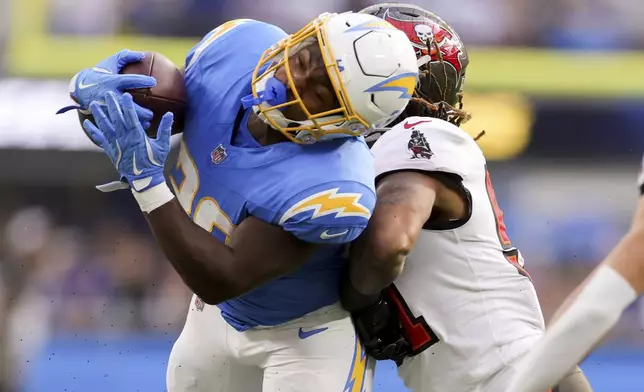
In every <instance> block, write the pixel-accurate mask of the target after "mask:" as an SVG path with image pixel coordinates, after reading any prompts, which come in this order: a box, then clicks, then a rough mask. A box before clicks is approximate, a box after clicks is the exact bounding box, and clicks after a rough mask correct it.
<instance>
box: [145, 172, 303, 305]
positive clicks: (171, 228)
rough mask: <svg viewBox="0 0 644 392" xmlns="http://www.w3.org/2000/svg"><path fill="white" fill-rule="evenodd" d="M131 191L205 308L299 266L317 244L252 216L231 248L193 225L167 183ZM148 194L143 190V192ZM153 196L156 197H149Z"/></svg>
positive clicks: (247, 290) (236, 230)
mask: <svg viewBox="0 0 644 392" xmlns="http://www.w3.org/2000/svg"><path fill="white" fill-rule="evenodd" d="M152 190H153V191H154V192H156V194H154V193H153V194H152V195H150V194H143V193H136V192H134V196H135V198H136V199H137V202H138V203H139V206H140V207H141V210H142V211H144V212H147V214H146V217H147V220H148V223H149V224H150V227H151V228H152V231H153V232H154V235H155V237H156V238H157V241H158V243H159V245H160V246H161V249H162V250H163V251H164V253H165V255H166V256H167V258H168V260H169V261H170V262H171V264H172V265H173V266H174V268H175V269H176V270H177V272H178V273H179V275H180V276H181V278H182V279H183V281H184V282H185V283H186V285H187V286H188V287H190V288H191V289H192V290H193V291H194V292H195V293H196V294H197V295H199V296H200V297H201V299H202V300H203V301H204V302H206V303H208V304H217V303H220V302H223V301H226V300H229V299H232V298H235V297H239V296H240V295H243V294H245V293H247V292H249V291H251V290H253V289H255V288H257V287H258V286H260V285H262V284H264V283H266V282H269V281H271V280H273V279H276V278H278V277H280V276H282V275H284V274H286V273H288V272H291V271H293V270H294V269H296V268H298V267H300V266H301V265H302V264H304V263H305V262H306V260H308V258H309V257H310V256H311V254H312V253H313V252H314V251H315V249H316V245H314V244H310V243H306V242H303V241H300V240H298V239H297V238H295V237H294V236H293V235H291V234H289V233H288V232H286V231H285V230H283V229H282V228H281V227H279V226H275V225H272V224H270V223H267V222H264V221H261V220H259V219H257V218H254V217H249V218H246V219H245V220H244V221H243V222H242V223H240V224H239V226H237V227H236V228H235V231H234V234H233V235H232V236H231V238H230V241H229V246H228V245H226V244H224V243H222V242H221V241H219V240H217V239H216V238H215V237H213V236H212V235H211V233H210V232H208V231H206V230H204V229H203V228H201V227H200V226H198V225H197V224H195V223H194V222H193V221H192V220H191V219H190V218H189V217H188V216H187V215H186V213H185V212H184V210H183V208H182V207H181V205H180V204H179V203H178V201H177V200H176V199H174V197H173V196H172V194H171V193H169V192H170V190H169V189H168V188H167V186H166V185H165V184H161V185H158V188H157V187H155V188H153V189H152ZM146 192H147V191H146ZM153 196H154V197H153Z"/></svg>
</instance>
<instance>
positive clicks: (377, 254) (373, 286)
mask: <svg viewBox="0 0 644 392" xmlns="http://www.w3.org/2000/svg"><path fill="white" fill-rule="evenodd" d="M377 210H378V208H376V212H375V213H374V218H372V221H371V222H370V224H369V227H368V228H367V229H366V230H365V232H364V233H363V234H362V236H361V237H360V238H359V239H358V240H357V241H356V243H355V244H354V245H353V248H352V252H351V261H350V264H349V276H350V279H351V283H352V284H353V286H354V287H355V289H356V290H357V291H358V292H360V293H362V294H365V295H373V294H377V293H379V292H380V291H382V290H383V289H384V288H385V287H387V286H389V285H390V284H391V283H392V282H393V281H394V280H395V279H396V278H397V277H398V276H399V275H400V273H401V272H402V270H403V267H404V265H405V260H406V258H407V255H408V254H409V252H411V249H412V248H413V243H414V241H413V239H412V238H411V237H410V236H409V235H408V234H407V233H406V232H404V231H398V230H396V229H395V227H392V225H394V226H395V223H394V222H391V221H390V222H388V223H387V226H386V227H383V226H382V225H380V224H379V222H380V219H379V218H378V216H377V215H376V214H377V212H378V211H377ZM383 223H384V222H383Z"/></svg>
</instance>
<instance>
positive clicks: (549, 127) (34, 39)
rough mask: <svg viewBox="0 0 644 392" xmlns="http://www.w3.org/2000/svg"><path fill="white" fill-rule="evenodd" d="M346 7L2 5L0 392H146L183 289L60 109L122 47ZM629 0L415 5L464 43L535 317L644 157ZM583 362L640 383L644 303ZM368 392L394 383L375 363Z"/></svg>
mask: <svg viewBox="0 0 644 392" xmlns="http://www.w3.org/2000/svg"><path fill="white" fill-rule="evenodd" d="M370 3H371V2H370V1H363V0H316V1H312V0H301V1H299V2H296V1H290V0H263V1H261V2H260V1H255V0H216V1H208V0H111V1H98V0H0V60H2V71H0V72H1V73H0V200H1V203H0V263H1V264H0V390H1V391H3V392H4V391H25V392H40V391H47V392H50V391H92V392H102V391H123V392H125V391H162V390H164V371H165V363H166V360H167V355H168V352H169V349H170V347H171V344H172V342H173V340H174V338H175V337H176V336H177V333H178V331H179V330H180V329H181V327H182V325H183V318H184V315H185V312H186V306H187V301H188V298H189V292H188V291H187V290H186V288H185V287H184V286H183V284H182V282H181V281H180V280H179V279H178V277H177V275H176V274H175V273H174V272H173V271H172V269H171V268H170V267H169V264H168V263H167V262H166V261H165V260H164V258H163V255H162V254H161V253H160V251H159V249H158V248H157V246H156V245H155V243H154V240H153V238H151V236H150V233H149V231H148V230H147V227H146V225H145V222H144V220H143V218H142V216H141V214H140V213H139V212H138V209H137V207H136V204H135V202H134V201H133V200H132V198H131V196H129V195H128V194H127V193H126V192H123V193H122V194H110V195H103V194H101V193H99V192H98V191H96V190H95V189H94V188H93V186H94V185H95V184H98V183H101V182H102V181H106V180H111V179H113V177H114V172H113V169H112V167H111V165H110V164H109V162H108V160H107V159H106V158H105V157H104V156H103V154H101V153H100V152H99V150H97V149H96V148H94V147H93V146H92V145H91V144H90V143H89V142H88V141H87V140H86V139H85V136H84V135H83V133H82V132H81V131H80V128H79V127H78V125H77V122H76V117H75V116H74V115H73V114H68V115H66V116H54V114H53V113H54V112H55V110H56V109H58V108H59V107H61V106H64V105H66V104H68V99H67V80H68V79H69V78H70V77H71V76H72V75H73V74H74V73H75V72H76V71H77V70H78V69H80V68H83V67H87V66H91V65H93V64H94V63H96V62H97V61H98V60H100V59H101V58H103V57H105V56H106V55H109V54H111V53H113V52H115V51H117V50H119V49H121V48H124V47H128V48H130V49H141V50H157V51H160V52H163V53H165V54H166V55H168V56H169V57H170V58H172V59H173V60H175V61H176V62H177V64H181V63H182V60H183V56H184V55H185V53H186V52H187V50H188V48H189V47H190V46H191V45H192V44H194V43H195V42H196V41H197V39H198V38H197V37H199V36H200V35H203V34H204V33H206V32H207V31H208V30H210V29H212V28H214V27H215V26H217V25H218V24H219V23H221V22H223V21H226V20H228V19H233V18H238V17H251V18H256V19H260V20H265V21H269V22H273V23H275V24H277V25H279V26H282V27H283V28H284V29H285V30H287V31H294V30H296V29H297V28H298V27H300V26H301V25H303V24H304V23H305V22H306V21H308V20H309V19H311V18H312V17H314V16H315V15H317V14H318V13H320V12H323V11H344V10H349V9H360V8H362V7H363V6H366V5H368V4H370ZM638 3H639V2H637V1H633V0H549V1H547V2H539V1H537V0H453V1H449V2H448V1H439V0H418V1H417V4H419V5H423V6H425V7H427V8H429V9H430V10H434V11H435V12H437V13H438V14H439V15H441V16H443V17H444V18H445V19H446V20H447V21H448V22H449V23H451V24H452V25H453V26H454V27H455V28H456V29H457V31H459V32H460V34H461V37H462V38H463V40H464V41H465V43H466V45H467V46H468V48H469V49H470V56H471V65H470V68H469V71H468V78H467V82H466V89H467V90H468V95H467V96H466V98H465V104H466V109H468V110H469V111H471V112H472V113H473V115H474V120H473V121H471V123H469V124H467V126H466V127H465V128H466V129H467V130H468V131H469V132H471V133H472V134H475V133H478V131H480V130H483V129H484V130H486V132H487V133H486V135H485V136H484V137H483V138H482V139H481V141H480V144H481V146H482V147H483V149H484V150H485V153H486V155H487V156H488V158H489V160H490V161H491V163H490V167H491V172H492V176H493V178H494V182H495V186H496V188H497V195H498V197H499V200H500V203H501V206H502V208H504V210H505V213H506V219H507V222H506V223H507V224H508V226H509V230H510V234H511V236H512V238H513V241H514V242H515V244H516V245H517V246H518V247H519V248H520V249H521V250H522V252H523V253H524V256H525V258H526V265H527V267H528V269H529V270H530V271H531V273H532V275H533V277H534V281H535V284H536V286H537V289H538V291H539V294H540V298H541V301H542V306H543V308H544V312H545V314H546V317H548V316H549V315H550V314H552V312H553V311H554V309H556V307H557V306H558V305H559V304H560V302H561V300H562V299H563V298H564V297H565V296H566V295H567V294H568V293H569V292H570V290H571V289H572V288H573V287H574V286H575V285H576V284H578V283H579V282H580V281H581V279H582V278H583V277H584V276H585V275H586V274H587V273H588V272H589V271H590V270H591V269H592V268H593V267H594V266H595V265H596V264H597V263H598V262H599V261H600V260H601V259H602V258H603V256H605V255H606V253H607V252H608V251H609V249H610V248H611V247H612V246H613V245H614V244H615V243H616V241H617V240H618V238H619V237H620V235H621V234H622V233H624V231H625V230H626V228H627V227H628V224H629V217H630V214H631V212H632V210H633V206H634V202H635V200H636V187H635V179H636V176H637V169H638V167H639V159H640V158H641V154H642V151H644V148H643V147H644V132H642V129H643V128H644V78H642V76H641V72H642V67H643V66H644V52H643V51H641V50H643V49H644V23H642V21H643V20H644V8H642V7H640V5H638ZM642 304H643V303H642V302H638V303H636V304H634V305H633V306H632V307H631V308H629V309H628V311H627V312H626V314H625V316H624V317H623V319H622V320H621V322H620V323H619V325H618V326H617V327H616V328H615V330H614V331H613V332H612V333H611V334H610V335H609V336H608V337H607V339H606V341H605V344H604V345H603V346H602V347H601V348H600V349H599V350H598V351H596V352H595V353H594V354H593V355H591V356H590V358H589V359H588V360H587V361H586V362H584V364H583V368H584V369H585V371H586V373H587V375H588V377H589V378H590V380H591V381H592V382H593V383H594V386H595V388H596V391H599V392H602V391H611V392H613V391H615V392H617V391H640V390H642V388H644V387H642V385H644V374H643V373H642V372H641V368H642V366H643V365H644V350H643V344H644V336H643V335H644V334H643V333H642V331H643V329H644V307H643V306H642ZM378 369H379V370H378V373H377V377H376V378H377V385H378V388H377V389H376V391H387V392H395V391H404V387H402V386H401V383H400V382H399V381H398V380H397V378H396V376H395V374H394V373H393V368H392V367H391V366H390V364H388V363H383V364H380V366H379V368H378Z"/></svg>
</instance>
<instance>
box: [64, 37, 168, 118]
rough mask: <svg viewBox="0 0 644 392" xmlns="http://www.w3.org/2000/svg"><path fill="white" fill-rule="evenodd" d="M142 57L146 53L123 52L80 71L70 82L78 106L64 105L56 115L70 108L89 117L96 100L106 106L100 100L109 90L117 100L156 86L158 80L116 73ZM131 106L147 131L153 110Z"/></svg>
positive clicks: (70, 89) (73, 97) (70, 90)
mask: <svg viewBox="0 0 644 392" xmlns="http://www.w3.org/2000/svg"><path fill="white" fill-rule="evenodd" d="M144 57H145V53H143V52H134V51H130V50H127V49H124V50H122V51H120V52H118V53H117V54H115V55H113V56H110V57H108V58H106V59H105V60H103V61H101V62H100V63H98V65H97V66H96V67H93V68H86V69H83V70H82V71H80V72H79V73H77V74H76V75H74V77H73V78H72V80H71V81H70V82H69V93H70V95H71V97H72V99H73V100H74V101H76V103H78V105H72V106H66V107H64V108H62V109H60V110H59V111H58V112H57V113H56V114H61V113H65V112H67V111H69V110H72V109H78V110H81V111H83V112H85V114H89V113H88V112H87V110H88V109H89V105H90V103H92V102H94V101H97V102H98V103H99V104H100V105H105V103H104V102H103V98H104V97H105V93H107V92H108V91H111V92H115V93H118V96H119V97H120V96H121V94H122V93H123V92H124V91H125V90H131V89H137V88H150V87H154V86H156V84H157V81H156V79H154V78H153V77H151V76H145V75H136V74H123V75H121V74H119V72H120V71H121V69H123V67H125V66H126V65H127V64H129V63H135V62H137V61H141V60H142V59H143V58H144ZM134 107H135V108H136V113H137V115H138V117H139V120H140V121H141V123H142V124H143V128H144V129H148V128H149V127H150V121H152V116H153V114H152V111H150V110H148V109H146V108H144V107H142V106H139V105H136V104H135V105H134Z"/></svg>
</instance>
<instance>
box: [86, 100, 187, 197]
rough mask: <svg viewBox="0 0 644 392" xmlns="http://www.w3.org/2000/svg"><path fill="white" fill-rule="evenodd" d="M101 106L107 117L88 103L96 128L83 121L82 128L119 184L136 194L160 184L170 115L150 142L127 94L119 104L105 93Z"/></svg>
mask: <svg viewBox="0 0 644 392" xmlns="http://www.w3.org/2000/svg"><path fill="white" fill-rule="evenodd" d="M105 104H106V106H107V113H108V115H106V114H105V112H104V111H103V109H102V108H101V106H100V105H99V104H98V103H96V102H92V103H91V104H90V106H89V107H90V110H91V112H92V115H93V116H94V120H95V121H96V125H94V124H92V122H91V121H89V120H85V122H83V128H85V131H86V132H87V134H88V135H89V137H90V138H91V139H92V140H93V141H94V142H95V143H96V144H97V145H99V146H101V148H102V149H103V150H105V152H106V153H107V155H108V156H109V157H110V159H111V160H112V163H113V164H114V167H116V170H118V171H119V173H120V174H121V181H125V182H127V183H128V184H129V185H130V186H131V187H132V188H133V189H134V190H135V191H137V192H143V191H145V190H147V189H149V188H152V187H153V186H155V185H158V184H161V183H164V182H165V178H164V176H163V166H164V164H165V161H166V160H167V159H168V153H169V152H170V133H171V132H170V131H171V129H172V121H173V118H174V116H173V114H172V113H166V114H165V115H164V116H163V117H162V119H161V122H160V124H159V132H158V134H157V137H156V139H150V138H149V137H148V136H147V135H146V134H145V131H144V130H143V126H142V125H141V122H140V121H139V119H138V117H137V114H136V108H135V106H134V101H132V96H131V95H130V94H128V93H125V94H123V96H122V98H121V102H120V104H119V98H118V96H117V95H116V94H115V93H113V92H108V93H107V94H106V95H105ZM99 189H100V188H99Z"/></svg>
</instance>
